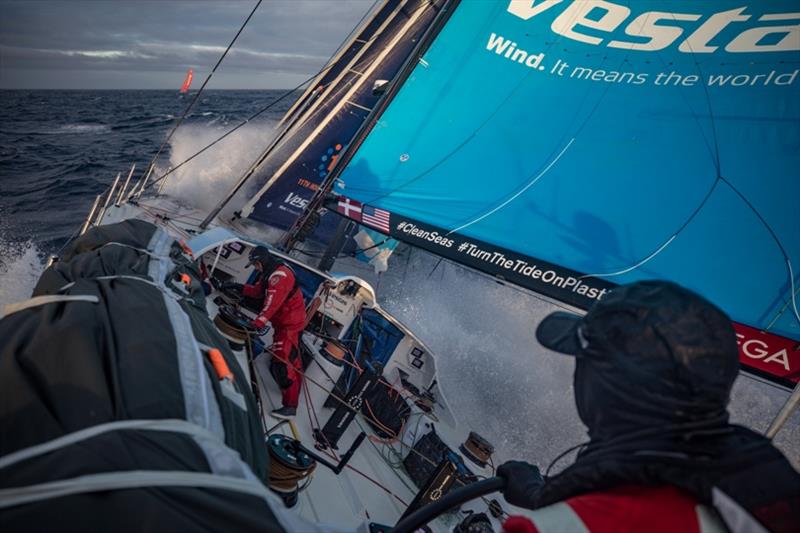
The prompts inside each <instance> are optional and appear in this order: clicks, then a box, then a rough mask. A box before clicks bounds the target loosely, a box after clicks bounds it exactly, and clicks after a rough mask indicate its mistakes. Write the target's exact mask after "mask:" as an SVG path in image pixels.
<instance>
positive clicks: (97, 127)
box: [43, 124, 111, 134]
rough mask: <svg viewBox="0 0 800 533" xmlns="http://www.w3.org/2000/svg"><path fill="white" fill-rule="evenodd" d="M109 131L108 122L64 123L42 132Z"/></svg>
mask: <svg viewBox="0 0 800 533" xmlns="http://www.w3.org/2000/svg"><path fill="white" fill-rule="evenodd" d="M109 131H111V126H109V125H108V124H64V125H63V126H60V127H59V128H57V129H55V130H50V131H46V132H43V133H45V134H62V133H106V132H109Z"/></svg>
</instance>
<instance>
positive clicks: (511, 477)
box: [497, 461, 544, 508]
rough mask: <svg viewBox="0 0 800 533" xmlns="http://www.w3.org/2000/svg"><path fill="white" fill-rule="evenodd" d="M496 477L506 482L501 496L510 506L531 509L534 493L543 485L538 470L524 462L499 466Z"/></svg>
mask: <svg viewBox="0 0 800 533" xmlns="http://www.w3.org/2000/svg"><path fill="white" fill-rule="evenodd" d="M497 475H498V476H500V477H501V478H503V479H505V480H506V487H505V489H503V496H504V497H505V499H506V501H507V502H508V503H510V504H511V505H516V506H517V507H525V508H531V507H530V506H531V505H532V504H533V501H534V500H535V499H536V493H537V492H538V491H539V489H540V488H541V487H542V485H544V478H543V477H542V474H541V472H539V468H538V467H536V466H534V465H532V464H529V463H526V462H524V461H508V462H505V463H503V464H502V465H500V467H499V468H498V469H497Z"/></svg>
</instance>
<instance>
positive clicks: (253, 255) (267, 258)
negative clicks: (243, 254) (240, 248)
mask: <svg viewBox="0 0 800 533" xmlns="http://www.w3.org/2000/svg"><path fill="white" fill-rule="evenodd" d="M248 259H249V261H248V262H247V264H246V265H245V268H247V267H249V266H252V265H254V264H256V263H261V264H262V265H264V264H269V263H271V262H273V261H274V259H273V257H272V254H271V253H270V251H269V248H267V247H266V246H256V247H255V248H253V249H252V250H250V255H249V256H248Z"/></svg>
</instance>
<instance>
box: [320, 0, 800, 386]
mask: <svg viewBox="0 0 800 533" xmlns="http://www.w3.org/2000/svg"><path fill="white" fill-rule="evenodd" d="M796 7H797V6H796V2H794V1H793V0H771V1H769V2H749V3H747V2H746V3H742V4H736V5H732V4H730V3H729V2H725V1H721V0H720V1H711V0H709V1H707V2H694V1H691V0H636V1H633V0H615V1H613V2H612V1H600V0H598V1H574V2H573V1H562V0H542V1H534V0H525V1H504V2H470V1H464V2H461V3H459V4H458V6H457V8H456V9H455V11H454V12H453V14H452V15H451V17H450V19H449V20H448V22H447V24H446V25H445V26H444V28H443V29H442V30H441V31H440V33H439V34H438V35H437V37H436V39H435V40H434V41H433V43H432V44H431V45H430V47H429V48H428V49H427V51H426V52H425V54H424V56H423V57H422V58H421V60H420V61H419V63H418V65H417V66H416V67H415V68H414V70H413V71H412V72H411V73H410V75H409V77H408V78H407V80H406V81H405V83H404V84H403V86H402V87H401V88H400V89H399V90H398V91H397V92H396V94H394V96H393V98H392V100H391V102H390V103H389V104H388V106H387V107H386V109H385V110H384V111H383V113H382V114H381V115H380V116H379V117H378V118H377V119H376V120H375V125H374V127H372V129H371V131H369V133H368V135H367V136H366V137H365V138H362V139H359V140H358V141H357V142H358V143H359V145H358V147H357V150H355V151H354V153H352V154H350V155H349V156H348V159H347V160H346V161H343V163H346V166H345V167H344V168H343V170H341V172H340V174H339V175H338V176H337V178H338V180H337V183H338V186H337V187H335V188H334V192H338V193H340V194H342V195H345V196H346V197H348V198H349V200H347V202H351V204H352V205H358V206H360V207H359V211H358V213H359V214H360V212H361V208H363V207H364V206H369V207H370V208H371V209H380V210H383V211H385V212H387V213H389V221H390V222H389V227H388V231H386V233H389V234H390V235H391V236H392V237H395V238H398V239H401V240H405V241H406V242H409V243H411V244H413V245H417V246H421V247H423V248H426V249H428V250H430V251H433V252H434V253H438V254H441V255H443V256H446V257H449V258H451V259H453V260H455V261H458V262H461V263H463V264H466V265H469V266H472V267H474V268H477V269H479V270H482V271H484V272H487V273H490V274H492V275H495V276H498V277H502V278H504V279H506V280H509V281H511V282H513V283H516V284H519V285H522V286H525V287H528V288H531V289H533V290H536V291H538V292H541V293H543V294H547V295H549V296H551V297H554V298H557V299H559V300H562V301H565V302H569V303H571V304H573V305H576V306H578V307H582V308H586V307H588V306H589V305H591V303H592V302H593V301H594V300H595V299H598V298H601V297H602V295H603V294H604V291H605V290H607V289H608V288H610V287H612V286H613V285H615V284H621V283H627V282H632V281H635V280H641V279H653V278H657V279H668V280H673V281H676V282H678V283H680V284H682V285H684V286H686V287H689V288H691V289H693V290H696V291H697V292H699V293H701V294H703V295H704V296H706V297H707V298H709V299H710V300H711V301H713V302H715V303H716V304H717V305H719V306H720V307H722V308H723V309H724V310H725V311H726V312H727V313H728V314H729V315H730V316H731V317H732V319H733V320H734V321H735V322H737V323H738V324H737V333H738V334H739V336H740V341H741V346H740V347H741V350H742V362H743V363H745V364H747V365H748V366H749V367H750V368H751V369H756V371H759V372H765V373H767V374H769V375H770V376H772V377H776V379H777V380H778V381H781V382H783V383H788V382H797V381H798V380H799V379H800V351H798V343H797V340H798V339H800V317H798V316H797V309H796V307H797V305H796V301H794V299H796V298H797V297H800V294H797V291H799V290H800V209H798V204H797V201H798V198H800V176H799V175H798V172H800V171H798V169H800V13H799V12H798V10H797V9H796ZM342 203H343V202H341V201H340V202H339V210H340V211H341V212H343V213H344V212H345V211H347V213H346V214H349V215H351V217H352V214H353V213H354V212H355V211H354V210H353V209H352V208H345V207H342ZM358 216H359V215H358V214H356V218H357V217H358ZM793 291H794V292H795V295H794V299H793V294H792V292H793ZM756 334H758V335H763V337H759V336H758V335H756Z"/></svg>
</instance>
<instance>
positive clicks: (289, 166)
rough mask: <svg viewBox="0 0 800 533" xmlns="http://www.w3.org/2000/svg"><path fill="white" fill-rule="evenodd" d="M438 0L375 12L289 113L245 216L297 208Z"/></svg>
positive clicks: (273, 221) (393, 0)
mask: <svg viewBox="0 0 800 533" xmlns="http://www.w3.org/2000/svg"><path fill="white" fill-rule="evenodd" d="M442 3H443V2H442V0H433V1H431V0H388V1H387V2H385V3H384V4H383V5H382V6H381V7H380V8H379V9H378V10H377V12H376V13H375V15H374V16H373V17H372V19H371V20H370V21H369V22H368V23H367V24H365V25H364V27H362V28H361V29H360V31H359V32H358V33H357V34H356V35H355V37H354V38H353V39H352V41H351V42H350V44H349V46H347V47H346V48H345V49H344V50H343V51H342V52H341V53H340V54H339V55H338V56H337V57H336V58H334V60H333V61H332V62H331V64H330V65H329V66H328V67H326V70H325V71H324V72H323V74H322V75H321V76H320V78H318V79H317V80H316V82H315V85H314V86H313V87H312V88H311V90H309V91H306V93H305V94H304V95H303V96H302V97H301V99H300V102H299V103H298V104H296V105H295V106H293V108H292V109H291V110H290V112H289V113H288V115H292V116H296V117H297V118H296V120H295V124H294V125H293V126H292V129H291V131H290V132H289V133H288V134H287V136H286V139H285V140H284V141H283V142H281V144H280V146H279V148H278V149H277V150H275V153H274V154H273V156H271V157H270V158H268V159H267V160H266V161H265V163H264V164H263V165H262V168H261V169H260V170H259V177H260V184H259V187H260V189H259V191H258V193H257V194H256V195H254V196H253V197H252V198H251V200H250V201H249V202H248V203H247V204H246V205H245V206H244V208H243V209H242V214H243V215H244V216H247V217H249V218H251V219H253V220H257V221H260V222H264V223H266V224H269V225H271V226H275V227H279V228H287V227H289V226H290V225H291V224H292V223H293V222H294V221H295V219H296V218H297V217H298V216H300V214H302V212H303V210H304V209H305V207H306V206H307V205H308V202H309V200H310V199H311V197H312V196H313V195H314V192H315V191H316V190H317V189H318V188H319V185H320V183H322V181H323V179H324V178H325V177H326V176H327V175H328V173H329V172H330V170H331V168H332V166H333V164H334V163H335V162H336V160H337V158H338V157H339V155H340V154H341V153H342V151H343V150H344V148H345V147H346V145H347V144H348V143H349V142H350V140H351V139H352V137H353V135H355V133H356V131H358V129H359V128H360V127H361V125H362V123H363V122H364V120H365V119H366V117H367V116H368V115H369V113H370V111H371V109H372V108H373V106H374V105H375V103H376V102H377V101H378V100H379V98H380V97H381V94H382V91H380V90H376V82H378V86H379V85H380V81H385V80H391V79H392V78H394V76H395V75H396V74H397V72H398V71H399V69H400V67H401V66H402V65H403V63H404V62H405V60H406V58H407V57H408V55H409V53H410V52H411V50H412V49H413V48H414V46H415V45H416V43H417V41H418V39H419V38H420V36H421V35H422V34H423V33H424V31H425V30H426V29H427V27H428V26H429V24H430V22H431V20H432V19H433V18H434V16H435V14H436V12H437V11H438V9H439V6H440V5H441V4H442ZM332 222H335V221H332ZM327 227H328V230H329V231H330V230H331V229H332V228H333V227H335V225H334V224H331V223H328V224H327Z"/></svg>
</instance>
